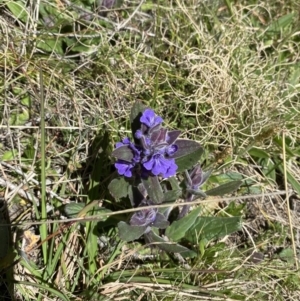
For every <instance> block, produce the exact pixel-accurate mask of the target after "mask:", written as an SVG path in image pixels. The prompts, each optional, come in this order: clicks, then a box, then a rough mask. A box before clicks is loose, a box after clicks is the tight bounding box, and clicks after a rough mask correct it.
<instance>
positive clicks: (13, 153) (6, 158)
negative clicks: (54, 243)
mask: <svg viewBox="0 0 300 301" xmlns="http://www.w3.org/2000/svg"><path fill="white" fill-rule="evenodd" d="M17 153H18V152H17V150H15V149H13V150H10V151H6V152H4V154H3V155H2V161H11V160H13V159H14V158H15V157H16V155H17Z"/></svg>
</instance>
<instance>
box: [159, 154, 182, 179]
mask: <svg viewBox="0 0 300 301" xmlns="http://www.w3.org/2000/svg"><path fill="white" fill-rule="evenodd" d="M169 162H170V166H169V168H168V169H167V170H166V172H165V173H163V174H162V176H163V177H164V178H169V177H172V176H175V174H176V170H177V169H178V166H177V165H176V163H175V160H174V159H169Z"/></svg>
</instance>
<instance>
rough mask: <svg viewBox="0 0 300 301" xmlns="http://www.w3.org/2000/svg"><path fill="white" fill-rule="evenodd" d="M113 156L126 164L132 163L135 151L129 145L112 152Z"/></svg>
mask: <svg viewBox="0 0 300 301" xmlns="http://www.w3.org/2000/svg"><path fill="white" fill-rule="evenodd" d="M112 155H113V156H114V157H116V158H117V159H119V160H124V161H126V162H131V161H132V159H133V157H134V154H133V151H132V149H131V148H130V147H129V146H128V145H123V146H120V147H118V148H116V149H115V150H114V151H113V152H112Z"/></svg>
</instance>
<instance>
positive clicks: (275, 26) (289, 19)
mask: <svg viewBox="0 0 300 301" xmlns="http://www.w3.org/2000/svg"><path fill="white" fill-rule="evenodd" d="M296 15H297V14H296V13H289V14H286V15H284V16H282V17H280V18H278V19H277V20H275V21H273V22H272V23H271V24H270V25H269V26H268V28H267V30H266V33H281V32H282V31H284V29H285V28H286V27H287V26H289V25H291V24H292V23H293V22H294V18H295V16H296Z"/></svg>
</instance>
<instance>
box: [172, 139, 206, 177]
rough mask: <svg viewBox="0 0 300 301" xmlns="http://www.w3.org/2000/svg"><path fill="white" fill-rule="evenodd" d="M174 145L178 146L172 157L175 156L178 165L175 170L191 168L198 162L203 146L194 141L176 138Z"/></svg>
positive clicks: (180, 170)
mask: <svg viewBox="0 0 300 301" xmlns="http://www.w3.org/2000/svg"><path fill="white" fill-rule="evenodd" d="M176 145H177V146H178V151H177V152H176V153H175V154H174V156H173V158H175V162H176V164H177V166H178V169H177V172H182V171H184V170H185V169H190V168H192V167H193V166H194V165H196V164H197V163H198V161H199V160H200V158H201V156H202V154H203V148H202V147H201V145H200V144H199V143H198V142H196V141H192V140H187V139H178V140H177V141H176Z"/></svg>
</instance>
